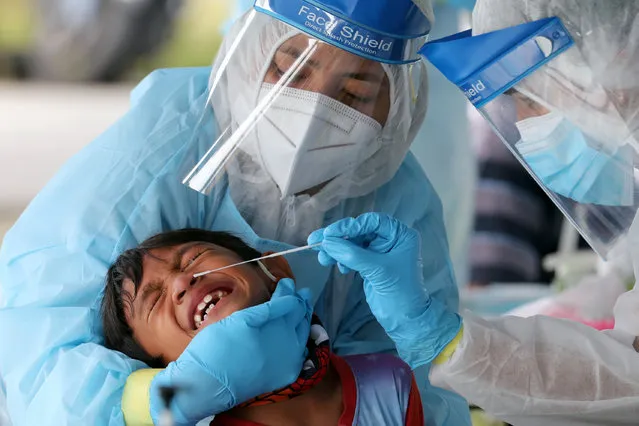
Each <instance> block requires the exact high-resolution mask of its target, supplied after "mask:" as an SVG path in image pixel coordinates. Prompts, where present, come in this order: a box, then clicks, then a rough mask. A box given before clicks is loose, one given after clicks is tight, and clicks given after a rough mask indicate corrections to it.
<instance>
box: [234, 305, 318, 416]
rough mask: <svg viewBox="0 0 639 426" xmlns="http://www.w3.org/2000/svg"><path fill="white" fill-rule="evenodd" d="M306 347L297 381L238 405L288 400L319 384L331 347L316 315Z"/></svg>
mask: <svg viewBox="0 0 639 426" xmlns="http://www.w3.org/2000/svg"><path fill="white" fill-rule="evenodd" d="M306 348H307V349H308V357H307V358H306V361H305V362H304V366H303V367H302V372H301V373H300V375H299V377H298V378H297V380H296V381H295V382H293V383H291V384H290V385H288V386H286V387H284V388H282V389H278V390H276V391H273V392H268V393H265V394H263V395H260V396H258V397H255V398H253V399H251V400H249V401H247V402H245V403H243V404H240V405H238V407H256V406H258V405H267V404H274V403H276V402H282V401H286V400H289V399H293V398H295V397H296V396H300V395H301V394H303V393H304V392H306V391H308V390H309V389H311V388H313V387H314V386H315V385H317V384H318V383H319V382H320V381H321V380H322V379H323V378H324V376H326V373H327V372H328V364H329V357H330V347H329V342H328V333H326V330H325V329H324V327H323V326H322V324H321V323H320V321H319V318H317V316H315V315H313V319H312V320H311V335H310V336H309V338H308V343H307V344H306Z"/></svg>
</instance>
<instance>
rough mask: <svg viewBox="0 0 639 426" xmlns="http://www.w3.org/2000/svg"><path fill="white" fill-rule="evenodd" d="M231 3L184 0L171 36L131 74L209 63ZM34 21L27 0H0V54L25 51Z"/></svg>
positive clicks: (30, 39)
mask: <svg viewBox="0 0 639 426" xmlns="http://www.w3.org/2000/svg"><path fill="white" fill-rule="evenodd" d="M77 1H84V0H77ZM233 6H234V2H233V1H230V0H185V3H184V7H183V8H182V10H181V11H180V14H179V17H178V20H177V22H176V25H175V28H174V32H173V35H172V37H171V39H170V40H169V41H168V42H167V43H166V44H165V45H164V46H161V47H160V49H159V50H158V51H157V52H156V53H155V54H153V55H151V56H150V57H146V58H142V59H140V61H139V63H138V65H137V66H136V67H135V69H134V70H132V74H133V76H132V77H133V78H136V77H139V75H140V74H146V73H147V72H149V71H151V70H153V69H156V68H165V67H181V66H198V65H208V64H210V63H211V62H212V61H213V57H214V56H215V53H216V52H217V49H218V47H219V45H220V42H221V41H222V36H223V35H222V26H223V25H225V24H226V22H227V20H228V17H229V15H230V11H231V9H232V7H233ZM35 25H37V20H36V13H35V12H34V10H33V7H32V3H31V1H30V0H0V55H1V54H2V53H19V52H25V53H27V52H28V51H29V46H30V44H31V43H32V34H33V30H34V28H35Z"/></svg>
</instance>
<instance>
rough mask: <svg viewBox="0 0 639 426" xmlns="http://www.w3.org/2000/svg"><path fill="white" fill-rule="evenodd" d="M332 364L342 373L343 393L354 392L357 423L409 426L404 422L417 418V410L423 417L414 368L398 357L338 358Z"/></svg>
mask: <svg viewBox="0 0 639 426" xmlns="http://www.w3.org/2000/svg"><path fill="white" fill-rule="evenodd" d="M333 365H334V366H335V367H336V369H337V370H338V373H339V374H340V378H341V379H342V385H343V390H344V392H346V393H348V392H349V389H354V392H355V395H352V396H351V399H352V400H353V402H354V403H355V405H356V409H355V413H356V414H355V416H356V417H357V419H355V420H357V421H356V422H355V424H362V425H369V424H370V425H373V424H391V425H392V424H397V425H403V424H408V423H405V422H406V421H407V419H409V418H412V417H415V413H413V412H414V411H417V412H418V413H417V414H419V415H420V416H419V417H420V418H422V416H421V409H422V407H421V403H419V390H418V389H417V386H416V385H415V380H414V376H413V373H412V371H411V368H410V367H409V366H408V364H406V363H405V362H404V361H402V360H401V359H400V358H398V357H397V356H395V355H391V354H366V355H349V356H345V357H343V358H337V359H335V360H334V361H333ZM345 368H348V370H350V373H351V374H352V376H351V377H352V380H353V383H349V379H348V378H347V377H345V376H347V373H346V374H345V373H344V369H345ZM345 378H346V380H345ZM347 398H348V396H347ZM416 401H417V404H416ZM411 424H412V423H411Z"/></svg>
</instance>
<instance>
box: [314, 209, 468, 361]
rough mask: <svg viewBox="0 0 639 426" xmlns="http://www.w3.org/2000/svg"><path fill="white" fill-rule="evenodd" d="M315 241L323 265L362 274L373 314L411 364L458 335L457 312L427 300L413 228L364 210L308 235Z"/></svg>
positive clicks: (432, 355) (418, 241) (435, 352)
mask: <svg viewBox="0 0 639 426" xmlns="http://www.w3.org/2000/svg"><path fill="white" fill-rule="evenodd" d="M319 242H322V245H321V246H320V253H319V262H320V263H321V264H323V265H331V264H335V263H337V264H338V266H339V268H340V270H341V271H342V272H346V271H347V270H349V269H351V270H354V271H356V272H359V274H360V275H361V276H362V278H363V279H364V293H365V294H366V301H367V302H368V305H369V306H370V308H371V312H372V313H373V315H375V318H377V321H378V322H379V323H380V324H381V326H382V327H384V330H385V331H386V333H387V334H388V336H389V337H390V338H391V339H393V341H394V342H395V345H396V346H397V351H398V353H399V356H400V357H401V358H402V359H403V360H404V361H406V362H407V363H408V364H409V365H410V366H411V367H413V368H417V367H419V366H420V365H423V364H427V363H429V362H431V361H432V360H433V359H435V358H436V357H437V356H438V355H439V354H440V353H441V352H442V351H443V350H444V348H445V347H446V346H447V345H448V344H449V343H450V342H451V341H452V340H453V339H454V338H455V337H456V336H457V334H458V332H459V330H460V327H461V318H460V316H459V315H457V314H456V313H453V312H450V311H448V309H447V308H446V307H445V306H444V305H443V304H442V303H441V302H439V301H438V300H436V299H433V298H431V297H430V295H429V293H428V289H427V288H426V285H425V283H424V279H423V264H422V255H421V238H420V235H419V233H418V232H417V231H416V230H414V229H411V228H409V227H407V226H406V225H404V224H403V223H401V222H400V221H398V220H397V219H395V218H393V217H390V216H388V215H384V214H379V213H366V214H363V215H361V216H359V217H358V218H357V219H353V218H348V219H343V220H340V221H338V222H335V223H333V224H332V225H330V226H328V227H326V228H324V229H320V230H318V231H315V232H314V233H312V234H311V236H310V237H309V238H308V243H309V244H317V243H319ZM432 255H434V256H441V255H443V254H442V253H433V254H432ZM427 261H428V260H427Z"/></svg>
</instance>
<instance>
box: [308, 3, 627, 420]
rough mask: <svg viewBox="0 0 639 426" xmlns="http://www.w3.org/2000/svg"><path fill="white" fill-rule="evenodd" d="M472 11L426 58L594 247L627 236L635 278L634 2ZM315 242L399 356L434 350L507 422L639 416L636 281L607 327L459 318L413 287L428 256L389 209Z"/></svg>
mask: <svg viewBox="0 0 639 426" xmlns="http://www.w3.org/2000/svg"><path fill="white" fill-rule="evenodd" d="M473 21H474V30H473V32H474V34H470V33H465V34H464V33H462V34H458V35H455V36H452V37H449V38H447V39H444V40H438V41H434V42H431V43H429V44H427V45H426V47H425V48H424V49H423V50H422V51H423V52H424V54H425V56H426V57H427V58H428V59H429V60H431V61H432V62H433V64H435V66H437V67H438V68H439V69H440V70H442V71H443V72H444V73H445V74H446V75H447V77H448V78H450V79H451V81H453V82H455V83H456V84H458V85H459V87H460V88H462V89H463V90H464V92H465V93H466V95H467V96H468V98H469V100H470V101H471V102H472V103H473V104H474V105H475V106H477V107H478V109H479V110H480V112H481V113H482V114H483V115H484V116H485V117H486V119H488V120H490V122H491V124H492V125H493V128H494V129H495V130H496V131H497V132H498V133H499V134H500V136H501V138H502V139H503V141H504V142H505V143H506V144H507V145H508V147H509V148H510V149H511V151H512V152H513V153H514V154H515V155H516V156H517V157H518V158H519V160H520V161H521V162H522V164H523V165H524V166H525V167H526V168H527V169H528V170H529V171H530V172H531V174H533V176H534V177H535V179H536V180H537V181H538V182H539V183H540V184H541V185H542V187H543V188H544V190H545V191H546V192H547V193H548V195H549V196H550V197H551V198H552V199H553V201H555V203H556V204H557V205H558V206H559V207H560V208H561V209H562V211H563V212H564V213H565V214H566V215H567V216H568V217H569V218H570V220H571V221H572V222H573V223H574V224H575V225H576V226H577V227H578V228H579V230H580V232H581V233H582V235H583V236H584V237H585V238H587V239H588V241H589V242H590V243H591V245H592V246H593V248H595V249H596V250H597V251H598V252H599V253H600V254H602V256H607V255H608V254H610V253H614V250H613V249H615V248H616V247H617V246H619V245H621V244H627V246H628V247H630V250H631V253H632V257H633V262H634V266H635V276H639V270H638V268H637V266H639V249H638V248H639V219H638V218H639V214H638V210H637V205H638V203H637V202H636V200H634V196H635V194H636V192H637V185H636V183H635V182H636V180H635V179H634V177H633V175H636V173H637V170H636V169H635V167H634V164H635V163H636V160H635V155H636V154H635V153H636V151H635V150H636V140H637V137H638V136H639V131H638V130H637V129H638V126H637V125H638V124H639V122H638V121H637V118H638V117H637V112H638V111H639V90H637V81H638V80H637V70H638V69H639V67H638V64H639V50H638V47H639V37H637V34H638V31H639V2H635V1H633V2H627V1H607V2H599V1H565V0H564V1H550V0H537V1H517V2H512V1H507V2H506V1H499V0H479V1H478V3H477V6H476V8H475V10H474V16H473ZM518 24H519V25H518ZM502 29H503V30H502ZM460 60H461V61H463V63H460ZM344 237H348V239H344ZM422 238H423V237H422ZM320 241H322V242H323V245H322V251H321V252H320V261H321V262H322V263H323V264H327V265H330V264H333V263H335V262H337V263H338V264H339V268H340V270H342V271H344V272H346V271H352V270H354V271H357V272H359V273H360V274H361V276H362V277H363V278H364V289H365V293H366V298H367V301H368V302H369V304H370V306H371V309H372V312H373V313H374V314H375V315H376V317H377V318H378V320H379V322H380V324H382V326H383V327H384V329H385V330H386V331H387V333H388V334H389V336H391V338H393V340H394V341H395V343H396V345H397V348H398V353H399V354H400V356H401V357H402V358H403V359H404V360H405V361H407V362H408V363H409V364H410V365H412V366H413V367H418V366H419V365H422V364H424V363H428V362H430V361H433V360H435V363H436V364H437V367H435V368H434V369H433V371H432V373H431V379H433V382H434V383H438V384H441V385H443V386H448V387H450V388H452V389H454V390H455V391H457V392H459V393H460V394H462V395H464V396H465V397H466V398H468V400H469V401H470V402H472V403H475V404H477V405H478V406H480V407H482V408H484V409H485V410H487V411H489V412H490V413H492V414H493V415H495V416H497V417H498V418H500V419H503V420H505V421H508V422H510V423H512V424H514V425H534V426H537V425H550V424H552V425H593V424H596V425H604V424H605V425H631V424H636V423H637V416H638V415H639V353H637V349H639V345H637V336H639V295H638V290H636V289H635V290H632V291H630V292H628V293H626V294H624V295H622V296H621V297H620V298H619V300H618V301H617V304H616V306H615V310H614V313H615V328H614V330H609V331H605V332H599V331H596V330H594V329H592V328H590V327H587V326H585V325H582V324H579V323H575V322H571V321H567V320H561V319H555V318H550V317H541V316H540V317H532V318H517V317H502V318H497V319H490V320H486V319H482V318H478V317H476V316H474V315H472V314H469V313H464V314H463V315H462V316H460V315H458V314H457V313H455V312H453V311H450V310H449V309H448V308H446V307H444V306H443V305H442V304H441V303H440V302H439V301H437V300H435V299H433V298H431V297H430V295H429V294H428V293H424V292H423V291H422V286H421V279H420V277H419V276H418V273H417V272H418V270H419V265H421V264H424V265H425V264H428V263H429V261H430V260H429V258H430V255H431V253H430V251H429V250H428V249H427V248H425V247H424V248H420V238H419V235H418V233H417V232H415V231H413V230H411V229H409V227H407V226H405V225H403V224H401V223H400V222H399V221H396V220H394V219H391V218H388V217H386V216H378V215H364V216H362V217H359V218H357V219H347V220H343V221H340V222H337V223H336V224H334V225H331V226H329V227H327V228H326V229H322V230H320V231H318V232H316V233H314V234H313V235H312V236H311V237H310V238H309V242H311V243H316V242H320ZM425 287H426V288H428V285H426V286H425Z"/></svg>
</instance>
